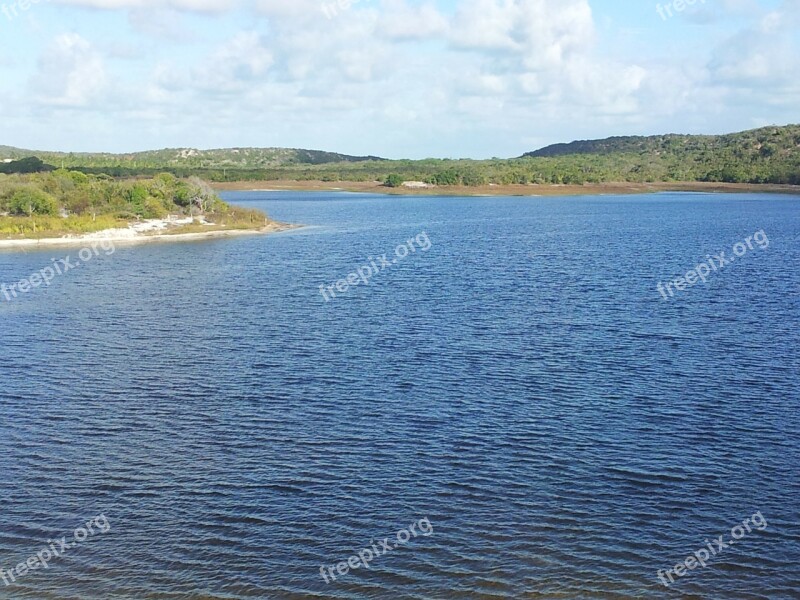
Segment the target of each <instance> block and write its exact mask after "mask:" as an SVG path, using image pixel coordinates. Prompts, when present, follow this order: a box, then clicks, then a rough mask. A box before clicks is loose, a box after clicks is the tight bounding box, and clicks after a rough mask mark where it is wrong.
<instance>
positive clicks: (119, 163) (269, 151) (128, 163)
mask: <svg viewBox="0 0 800 600" xmlns="http://www.w3.org/2000/svg"><path fill="white" fill-rule="evenodd" d="M28 156H37V157H39V158H41V159H42V160H43V161H44V162H46V163H50V164H53V165H57V166H59V167H61V166H63V167H66V168H72V167H89V168H113V167H121V168H131V169H148V168H152V169H163V168H165V167H171V168H182V169H224V168H234V169H262V168H272V167H285V166H291V165H322V164H327V163H342V162H344V163H348V162H361V161H368V160H375V161H380V160H382V159H380V158H379V157H376V156H349V155H347V154H337V153H335V152H322V151H319V150H300V149H291V148H225V149H218V150H196V149H192V148H168V149H164V150H152V151H147V152H135V153H131V154H109V153H73V152H69V153H65V152H46V151H44V152H43V151H35V150H24V149H21V148H12V147H10V146H0V160H3V159H20V158H23V157H28Z"/></svg>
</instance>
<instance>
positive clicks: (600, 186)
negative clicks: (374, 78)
mask: <svg viewBox="0 0 800 600" xmlns="http://www.w3.org/2000/svg"><path fill="white" fill-rule="evenodd" d="M211 186H212V187H213V188H214V189H215V190H217V191H231V192H233V191H237V192H355V193H362V194H381V195H385V196H438V197H447V196H469V197H474V196H549V197H553V196H599V195H633V194H656V193H659V192H704V193H734V194H752V193H763V194H790V195H798V196H800V185H778V184H753V183H706V182H684V183H590V184H585V185H557V184H528V185H523V184H509V185H499V184H498V185H481V186H474V187H472V186H441V187H436V186H431V187H427V188H411V187H399V188H387V187H385V186H383V185H381V184H380V183H377V182H374V181H333V182H332V181H290V180H275V181H229V182H216V183H212V184H211Z"/></svg>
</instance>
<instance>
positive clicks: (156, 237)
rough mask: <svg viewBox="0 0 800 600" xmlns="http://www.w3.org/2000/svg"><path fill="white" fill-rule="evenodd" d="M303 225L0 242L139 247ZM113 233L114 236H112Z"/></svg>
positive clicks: (0, 245)
mask: <svg viewBox="0 0 800 600" xmlns="http://www.w3.org/2000/svg"><path fill="white" fill-rule="evenodd" d="M301 227H302V225H291V224H289V223H278V222H273V223H270V224H269V225H267V226H266V227H262V228H260V229H216V230H213V231H194V232H191V233H157V234H150V235H147V234H140V235H135V236H130V235H119V234H117V235H115V234H114V233H113V232H114V231H115V230H105V231H98V232H96V233H90V234H84V235H78V236H75V237H57V238H56V237H51V238H47V237H46V238H38V239H33V238H27V239H17V240H0V250H15V249H28V248H33V249H37V248H50V247H58V246H64V247H74V246H91V245H92V244H97V245H100V244H104V243H108V242H111V243H112V244H115V245H117V244H118V245H138V244H149V243H157V242H193V241H198V240H208V239H217V238H226V237H241V236H245V235H268V234H270V233H280V232H283V231H289V230H292V229H299V228H301ZM109 232H112V233H109Z"/></svg>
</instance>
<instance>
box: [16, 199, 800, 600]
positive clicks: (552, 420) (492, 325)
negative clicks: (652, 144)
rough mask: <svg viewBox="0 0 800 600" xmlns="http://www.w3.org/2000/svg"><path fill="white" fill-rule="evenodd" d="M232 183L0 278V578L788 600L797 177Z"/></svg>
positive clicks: (798, 312) (451, 594)
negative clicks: (570, 190)
mask: <svg viewBox="0 0 800 600" xmlns="http://www.w3.org/2000/svg"><path fill="white" fill-rule="evenodd" d="M224 198H225V199H226V200H228V201H231V202H234V203H237V204H243V205H246V206H252V207H257V208H261V209H264V210H266V211H268V212H269V214H270V215H271V216H272V217H273V218H276V219H278V220H282V221H287V222H292V223H302V224H304V225H307V227H306V228H304V229H299V230H295V231H290V232H286V233H282V234H278V235H272V236H256V237H241V238H235V239H226V240H213V241H204V242H196V243H181V244H153V245H147V246H139V247H122V246H119V247H117V248H116V251H115V252H113V253H111V254H105V253H101V254H100V255H99V256H95V257H94V258H93V259H92V260H90V261H86V262H85V263H84V264H81V265H80V268H75V269H73V270H71V271H70V272H68V273H64V274H63V276H60V277H58V278H56V279H55V280H54V281H53V282H52V283H51V285H50V286H49V287H40V288H38V289H35V290H32V291H31V292H29V293H27V294H25V295H23V296H20V297H19V298H16V299H13V301H11V302H9V301H6V299H5V298H0V327H2V329H1V331H2V333H3V343H2V348H0V408H1V409H2V414H3V417H2V419H0V570H4V571H2V573H4V575H0V576H5V578H6V579H9V577H10V576H9V575H8V573H7V572H8V571H9V570H14V569H15V566H16V565H18V564H19V563H23V562H26V561H27V560H28V559H29V558H31V557H35V556H36V555H37V553H43V552H44V550H45V549H47V551H48V553H49V554H51V555H53V556H51V557H50V558H49V559H48V558H46V554H41V555H40V560H48V561H49V562H48V564H47V568H46V569H45V568H42V566H41V565H43V563H42V562H39V563H38V564H39V565H40V566H39V567H38V568H33V567H31V569H30V571H29V572H27V573H26V574H25V575H24V576H22V575H19V572H15V576H16V577H17V580H15V581H13V582H9V585H5V584H4V583H3V580H2V579H0V598H2V599H12V598H13V599H15V600H16V599H18V598H35V599H45V600H49V599H51V598H52V599H56V598H59V599H62V598H68V599H71V598H74V599H98V600H100V599H103V600H105V599H131V600H133V599H136V600H143V599H144V600H150V599H153V600H154V599H162V600H163V599H175V600H177V599H225V600H229V599H240V598H242V599H247V598H276V599H314V598H316V599H320V598H333V599H343V600H344V599H357V598H402V599H406V598H408V599H423V598H424V599H430V598H435V599H451V598H452V599H462V598H468V599H492V598H538V599H556V598H563V599H572V598H611V599H628V598H704V599H707V598H719V599H723V598H724V599H730V598H736V599H737V600H741V599H760V598H765V599H766V598H769V599H771V600H774V599H777V598H798V597H800V570H798V564H800V501H798V498H800V475H799V474H798V465H800V448H799V447H798V434H800V410H798V408H799V406H798V405H799V404H800V379H799V377H798V375H799V374H800V357H799V355H798V338H799V337H800V336H798V323H800V273H799V272H798V266H799V265H800V198H798V197H791V196H770V195H735V196H734V195H703V194H659V195H652V196H627V197H623V196H604V197H583V198H425V197H384V196H371V195H355V194H346V193H275V192H252V193H227V194H224ZM401 248H402V249H401ZM742 249H744V251H742ZM76 250H77V249H50V250H47V251H46V252H40V251H36V252H33V251H29V252H27V253H23V254H19V253H9V252H5V253H0V282H6V283H11V282H15V281H18V280H20V279H22V278H24V277H28V276H29V275H30V274H31V273H34V272H36V271H38V270H40V269H42V268H43V267H46V266H48V265H50V264H52V259H54V258H60V257H64V256H66V255H67V254H77V252H76ZM721 252H724V253H725V255H724V256H720V253H721ZM384 255H385V256H384ZM731 258H733V259H734V260H733V261H732V262H731V261H730V259H731ZM359 269H361V270H360V271H359ZM706 271H707V272H706ZM692 273H694V275H692ZM701 274H702V275H703V279H705V280H706V281H705V283H704V282H703V281H702V279H700V278H699V276H700V275H701ZM678 277H682V281H683V283H681V282H680V281H678V282H675V279H676V278H678ZM348 279H349V281H348ZM692 280H694V283H690V282H691V281H692ZM659 284H661V287H660V288H659ZM666 284H670V285H669V286H668V287H667V286H666ZM681 288H683V289H681ZM757 515H758V516H757ZM101 516H102V517H103V519H100V517H101ZM93 519H94V521H92V520H93ZM92 523H93V525H92ZM412 527H413V529H412ZM737 528H738V529H737ZM63 536H67V537H66V540H67V542H68V543H70V544H71V546H70V548H69V549H68V550H67V549H64V548H63V547H62V546H61V545H59V544H58V541H59V540H61V538H62V537H63ZM719 536H723V538H722V540H721V541H722V543H723V544H724V546H722V547H720V546H719V544H718V543H717V540H718V539H719ZM81 538H83V539H81ZM387 541H388V546H387V545H384V544H386V543H387ZM728 542H734V543H733V544H730V543H728ZM51 544H52V545H51ZM367 550H369V553H367V552H366V551H367ZM712 550H713V551H714V554H712ZM703 551H705V554H704V553H703ZM370 554H372V558H369V555H370ZM706 554H707V555H708V557H707V558H706V556H705V555H706ZM691 557H695V560H694V561H692V560H690V559H691ZM687 559H689V560H688V565H691V564H692V562H695V566H694V567H690V566H688V565H687ZM701 559H702V560H701ZM348 561H349V562H350V564H348ZM359 561H361V562H359ZM698 561H700V562H702V563H705V564H706V566H702V564H699V565H698V564H697V562H698ZM365 563H366V567H368V568H365ZM679 563H683V564H684V565H687V566H685V568H684V567H681V568H679V569H676V568H675V567H676V566H677V565H679ZM32 564H37V563H36V560H34V561H33V563H32ZM353 564H358V565H359V566H358V567H353V566H352V565H353ZM342 565H344V566H342ZM24 570H25V569H23V571H24ZM670 570H671V571H670ZM667 571H670V572H669V573H668V572H667ZM681 571H684V572H683V573H682V574H681ZM664 582H666V584H667V585H665V583H664Z"/></svg>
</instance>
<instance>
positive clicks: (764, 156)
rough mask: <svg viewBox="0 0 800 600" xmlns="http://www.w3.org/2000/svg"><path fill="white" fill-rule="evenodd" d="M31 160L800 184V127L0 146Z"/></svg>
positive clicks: (97, 167) (235, 174) (368, 174)
mask: <svg viewBox="0 0 800 600" xmlns="http://www.w3.org/2000/svg"><path fill="white" fill-rule="evenodd" d="M26 157H37V158H39V159H41V160H42V161H44V163H45V165H48V166H55V167H65V168H68V169H72V170H78V171H81V172H83V173H86V174H91V175H109V176H112V177H133V176H147V177H152V176H155V175H157V174H159V173H161V172H169V173H172V174H173V175H175V176H177V177H183V178H185V177H191V176H197V177H200V178H202V179H206V180H209V181H214V182H224V181H274V180H281V179H283V180H292V181H308V180H315V181H318V180H322V181H330V182H336V181H355V182H359V181H360V182H364V181H387V180H388V181H391V182H392V183H393V184H394V185H399V183H401V182H403V181H424V182H427V183H431V184H435V185H439V186H452V185H467V186H478V185H485V184H500V185H504V184H536V183H538V184H584V183H626V182H630V183H652V182H666V183H672V182H726V183H755V184H760V183H770V184H795V185H800V125H788V126H784V127H777V126H776V127H764V128H761V129H756V130H752V131H745V132H741V133H734V134H730V135H720V136H694V135H661V136H651V137H614V138H608V139H605V140H593V141H579V142H572V143H571V144H557V145H555V146H549V147H547V148H543V149H541V150H537V151H535V152H529V153H527V154H525V155H524V156H522V157H519V158H510V159H499V158H495V159H490V160H468V159H461V160H450V159H426V160H383V159H380V158H376V157H369V156H365V157H356V156H347V155H343V154H336V153H331V152H320V151H313V150H295V149H281V148H231V149H225V150H190V149H177V150H176V149H172V150H157V151H153V152H140V153H135V154H124V155H120V154H64V153H54V152H34V151H30V150H20V149H15V148H9V147H5V146H0V161H4V160H10V159H16V160H20V159H23V158H26ZM23 164H29V163H23ZM14 168H15V167H14V166H13V165H12V166H11V167H6V169H7V171H6V172H17V171H13V169H14ZM46 168H49V167H46ZM8 169H11V171H9V170H8ZM2 171H3V169H2V168H0V172H2Z"/></svg>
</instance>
